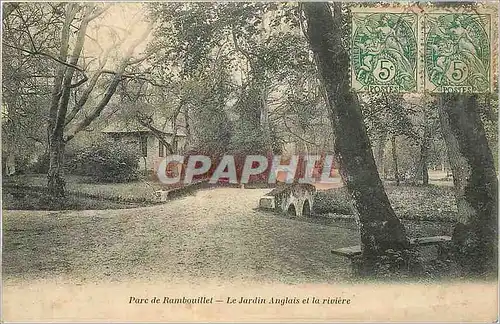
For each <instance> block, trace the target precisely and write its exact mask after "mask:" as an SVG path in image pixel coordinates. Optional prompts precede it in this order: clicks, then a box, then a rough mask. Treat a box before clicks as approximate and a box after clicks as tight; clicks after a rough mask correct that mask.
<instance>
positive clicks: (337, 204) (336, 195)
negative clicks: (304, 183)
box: [313, 188, 352, 215]
mask: <svg viewBox="0 0 500 324" xmlns="http://www.w3.org/2000/svg"><path fill="white" fill-rule="evenodd" d="M351 204H352V202H351V197H350V196H349V193H348V192H347V189H346V188H337V189H330V190H328V191H318V192H317V193H316V196H315V197H314V205H313V206H314V207H313V208H314V213H315V214H327V213H334V214H342V215H351V214H352V207H351Z"/></svg>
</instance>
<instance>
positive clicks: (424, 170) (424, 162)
mask: <svg viewBox="0 0 500 324" xmlns="http://www.w3.org/2000/svg"><path fill="white" fill-rule="evenodd" d="M431 136H432V134H431V129H430V125H429V124H428V123H427V122H426V124H425V127H424V135H423V136H422V143H421V145H420V159H419V164H418V178H419V179H422V184H424V185H428V184H429V170H428V158H429V148H430V142H431Z"/></svg>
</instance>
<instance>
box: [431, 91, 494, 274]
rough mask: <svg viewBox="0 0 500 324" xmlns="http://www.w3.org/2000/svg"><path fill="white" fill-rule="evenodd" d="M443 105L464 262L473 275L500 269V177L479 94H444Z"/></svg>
mask: <svg viewBox="0 0 500 324" xmlns="http://www.w3.org/2000/svg"><path fill="white" fill-rule="evenodd" d="M439 106H440V120H441V123H442V129H443V134H444V137H445V140H446V144H447V146H448V153H449V154H450V156H449V157H450V164H451V166H452V170H453V180H454V184H455V190H456V196H457V205H458V208H459V213H460V216H461V217H460V222H459V223H458V224H457V225H456V226H455V229H454V232H453V242H454V243H455V246H456V248H457V252H458V253H457V256H458V261H459V262H460V264H461V265H462V267H463V269H464V271H466V272H467V273H469V274H473V275H480V274H484V273H486V272H496V267H497V250H498V232H497V226H498V209H497V199H498V191H497V190H498V181H497V177H496V172H495V167H494V163H493V156H492V154H491V150H490V148H489V146H488V142H487V138H486V134H485V131H484V126H483V123H482V122H481V119H480V116H479V114H478V105H477V99H476V97H475V96H467V95H442V97H441V102H440V105H439Z"/></svg>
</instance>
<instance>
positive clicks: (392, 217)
mask: <svg viewBox="0 0 500 324" xmlns="http://www.w3.org/2000/svg"><path fill="white" fill-rule="evenodd" d="M303 8H304V13H305V16H306V19H307V26H308V30H307V34H308V35H307V36H308V38H309V43H310V45H311V48H312V50H313V52H314V54H315V60H316V65H317V67H318V70H319V73H320V76H321V78H322V81H323V83H324V85H325V88H326V92H327V98H328V108H329V110H330V114H329V115H330V118H331V122H332V126H333V130H334V134H335V136H334V137H335V143H334V150H335V154H336V158H337V161H339V163H340V173H341V176H342V179H343V180H344V182H345V184H346V186H347V189H348V191H349V193H350V194H351V196H352V197H353V198H354V201H355V205H356V209H357V210H358V212H359V218H360V222H361V226H360V227H361V228H360V231H361V243H362V250H363V259H364V263H365V265H369V266H370V265H372V262H373V260H374V257H375V256H378V255H382V254H384V253H385V251H386V250H387V249H395V250H401V249H405V248H407V247H408V246H409V243H408V239H407V237H406V233H405V229H404V227H403V225H402V224H401V222H400V221H399V219H398V218H397V217H396V214H395V213H394V210H393V209H392V207H391V204H390V202H389V199H388V198H387V195H386V193H385V191H384V187H383V185H382V181H381V180H380V177H379V174H378V172H377V167H376V165H375V160H374V158H373V152H372V149H371V145H370V141H369V138H368V135H367V132H366V128H365V125H364V124H363V117H362V113H361V108H360V104H359V102H358V97H357V95H356V94H355V93H352V92H351V90H350V85H349V56H348V53H347V51H346V49H345V48H343V45H342V44H343V40H342V29H341V28H342V22H341V20H342V13H341V5H340V3H335V4H334V8H335V9H334V17H333V16H332V12H331V10H330V6H329V4H328V3H323V2H320V3H314V2H310V3H303Z"/></svg>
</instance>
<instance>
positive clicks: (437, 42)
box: [424, 13, 491, 93]
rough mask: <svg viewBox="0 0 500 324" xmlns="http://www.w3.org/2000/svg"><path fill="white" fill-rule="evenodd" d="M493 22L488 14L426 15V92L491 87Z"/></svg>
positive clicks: (486, 89)
mask: <svg viewBox="0 0 500 324" xmlns="http://www.w3.org/2000/svg"><path fill="white" fill-rule="evenodd" d="M490 24H491V20H490V15H487V14H464V13H429V14H426V15H425V17H424V39H425V44H424V46H425V57H424V61H425V65H424V66H425V79H424V89H425V91H428V92H436V93H449V92H458V93H485V92H488V91H489V90H490V84H491V82H490V78H491V48H490Z"/></svg>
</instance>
